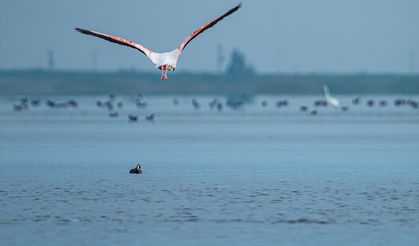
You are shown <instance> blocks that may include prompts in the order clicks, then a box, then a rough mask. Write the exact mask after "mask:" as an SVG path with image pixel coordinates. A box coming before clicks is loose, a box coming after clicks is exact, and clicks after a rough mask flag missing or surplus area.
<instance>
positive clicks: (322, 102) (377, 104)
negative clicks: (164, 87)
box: [12, 86, 419, 123]
mask: <svg viewBox="0 0 419 246" xmlns="http://www.w3.org/2000/svg"><path fill="white" fill-rule="evenodd" d="M323 90H324V98H320V99H317V100H313V101H312V102H311V104H310V103H308V104H307V103H306V104H301V105H296V103H293V102H292V101H291V100H287V99H278V100H275V101H274V102H272V99H271V100H270V101H267V100H266V99H263V100H261V101H260V104H254V101H253V98H252V97H251V96H248V95H239V96H229V97H226V99H225V100H222V99H220V98H213V99H206V100H208V101H207V104H205V102H203V101H202V100H203V99H200V100H201V101H200V100H198V99H197V98H192V99H190V101H189V104H190V109H191V110H192V111H199V110H202V109H205V108H207V109H210V110H215V111H218V112H223V111H224V110H225V109H229V110H230V111H235V110H238V111H245V108H246V106H248V105H253V106H252V107H253V109H255V107H256V109H257V106H258V105H259V107H260V110H261V112H263V110H265V109H266V108H268V107H271V108H272V107H274V108H277V109H278V110H280V109H283V108H288V107H290V106H291V105H293V106H294V107H293V108H296V109H295V110H296V112H300V113H303V114H307V115H311V116H316V115H319V114H321V113H322V112H323V111H322V110H321V109H322V108H326V107H329V106H330V107H332V108H335V109H336V112H341V113H345V112H347V111H349V110H350V109H356V108H357V107H360V106H362V107H364V108H366V109H368V108H385V107H388V106H390V105H392V106H393V108H394V109H397V108H411V109H418V108H419V102H418V101H416V100H414V99H411V98H400V97H399V98H395V99H392V101H387V100H385V99H379V100H377V99H375V100H374V99H371V98H361V97H355V98H352V99H351V100H350V103H351V107H349V106H348V105H343V104H342V103H341V101H339V100H338V99H337V98H336V97H333V96H332V94H331V93H330V90H329V88H328V87H327V86H324V87H323ZM122 99H123V98H119V97H116V96H115V95H114V94H110V95H108V96H106V97H105V98H104V100H96V101H95V102H92V103H93V105H91V106H94V107H96V108H97V109H98V110H99V112H100V111H102V110H103V112H104V114H105V115H107V116H108V117H109V118H121V117H127V118H126V120H127V121H128V122H139V121H144V122H150V123H153V122H155V121H156V120H158V114H156V113H155V112H154V113H153V112H150V108H149V102H147V100H146V99H145V97H144V96H143V95H142V94H138V95H136V96H134V97H131V100H129V101H127V100H126V98H124V100H122ZM128 103H129V104H130V105H129V104H128ZM94 104H95V105H94ZM127 104H128V105H127ZM180 104H182V105H185V104H188V102H187V101H185V100H184V99H183V100H180V99H179V98H176V97H175V98H172V99H171V102H170V101H168V103H167V107H170V106H172V107H178V106H179V105H180ZM40 107H46V108H50V109H51V110H65V109H71V110H77V109H79V108H80V103H79V102H78V101H77V100H74V99H70V100H52V99H39V98H34V99H29V98H28V97H23V98H21V99H20V100H19V101H18V102H16V103H14V104H12V109H13V111H14V112H25V111H28V110H31V109H35V108H40ZM125 107H130V108H131V109H129V110H128V109H127V110H124V108H125ZM132 109H134V110H132ZM133 112H137V113H133Z"/></svg>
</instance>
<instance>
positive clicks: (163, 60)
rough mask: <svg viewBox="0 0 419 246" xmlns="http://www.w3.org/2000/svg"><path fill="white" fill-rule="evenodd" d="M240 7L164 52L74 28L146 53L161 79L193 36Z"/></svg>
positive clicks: (215, 20)
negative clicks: (160, 72)
mask: <svg viewBox="0 0 419 246" xmlns="http://www.w3.org/2000/svg"><path fill="white" fill-rule="evenodd" d="M240 7H241V4H239V5H237V6H236V7H234V8H232V9H230V10H229V11H227V12H225V13H224V14H223V15H221V16H219V17H217V18H215V19H213V20H211V21H208V22H207V23H205V24H204V25H202V26H201V27H199V28H198V29H196V30H195V31H194V32H193V33H192V34H191V35H189V36H188V37H187V38H186V39H185V40H184V41H183V42H182V43H181V44H180V45H179V46H178V47H177V48H176V49H175V50H172V51H170V52H164V53H157V52H153V51H152V50H150V49H148V48H145V47H144V46H142V45H141V44H138V43H134V42H131V41H129V40H126V39H123V38H120V37H117V36H111V35H108V34H103V33H99V32H95V31H90V30H86V29H82V28H76V31H79V32H81V33H83V34H87V35H92V36H96V37H98V38H102V39H105V40H108V41H110V42H113V43H117V44H121V45H125V46H128V47H131V48H134V49H137V50H138V51H140V52H141V53H143V54H144V55H146V56H147V57H148V58H149V59H150V60H151V61H152V62H153V63H154V64H155V65H156V68H157V69H160V70H161V71H162V75H161V79H162V80H166V79H167V72H168V71H174V70H175V69H176V64H177V60H178V58H179V56H180V54H181V53H182V51H183V49H185V47H186V46H187V45H188V44H189V42H191V41H192V40H193V39H194V38H196V37H197V36H198V35H199V34H201V33H203V32H204V31H205V30H207V29H209V28H211V27H212V26H214V25H215V24H217V22H219V21H221V20H222V19H224V18H225V17H227V16H229V15H231V14H232V13H234V12H236V11H237V10H238V9H239V8H240Z"/></svg>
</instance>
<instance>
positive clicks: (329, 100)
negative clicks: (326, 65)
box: [323, 85, 342, 108]
mask: <svg viewBox="0 0 419 246" xmlns="http://www.w3.org/2000/svg"><path fill="white" fill-rule="evenodd" d="M323 91H324V97H325V98H326V101H327V103H328V104H330V105H332V106H333V107H335V108H341V107H342V105H341V104H340V102H339V100H338V99H336V98H334V97H332V95H331V94H330V91H329V87H327V85H323Z"/></svg>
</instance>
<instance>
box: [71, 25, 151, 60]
mask: <svg viewBox="0 0 419 246" xmlns="http://www.w3.org/2000/svg"><path fill="white" fill-rule="evenodd" d="M76 31H78V32H81V33H83V34H87V35H92V36H95V37H98V38H102V39H105V40H108V41H109V42H112V43H116V44H120V45H125V46H128V47H131V48H134V49H137V50H139V51H140V52H141V53H143V54H144V55H146V56H147V57H150V54H151V53H152V51H151V50H150V49H147V48H145V47H144V46H142V45H141V44H137V43H134V42H132V41H129V40H126V39H123V38H120V37H117V36H112V35H108V34H104V33H100V32H95V31H91V30H86V29H82V28H76Z"/></svg>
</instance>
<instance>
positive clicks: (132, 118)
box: [128, 114, 138, 122]
mask: <svg viewBox="0 0 419 246" xmlns="http://www.w3.org/2000/svg"><path fill="white" fill-rule="evenodd" d="M128 121H129V122H137V121H138V117H137V116H136V115H132V114H130V115H128Z"/></svg>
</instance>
